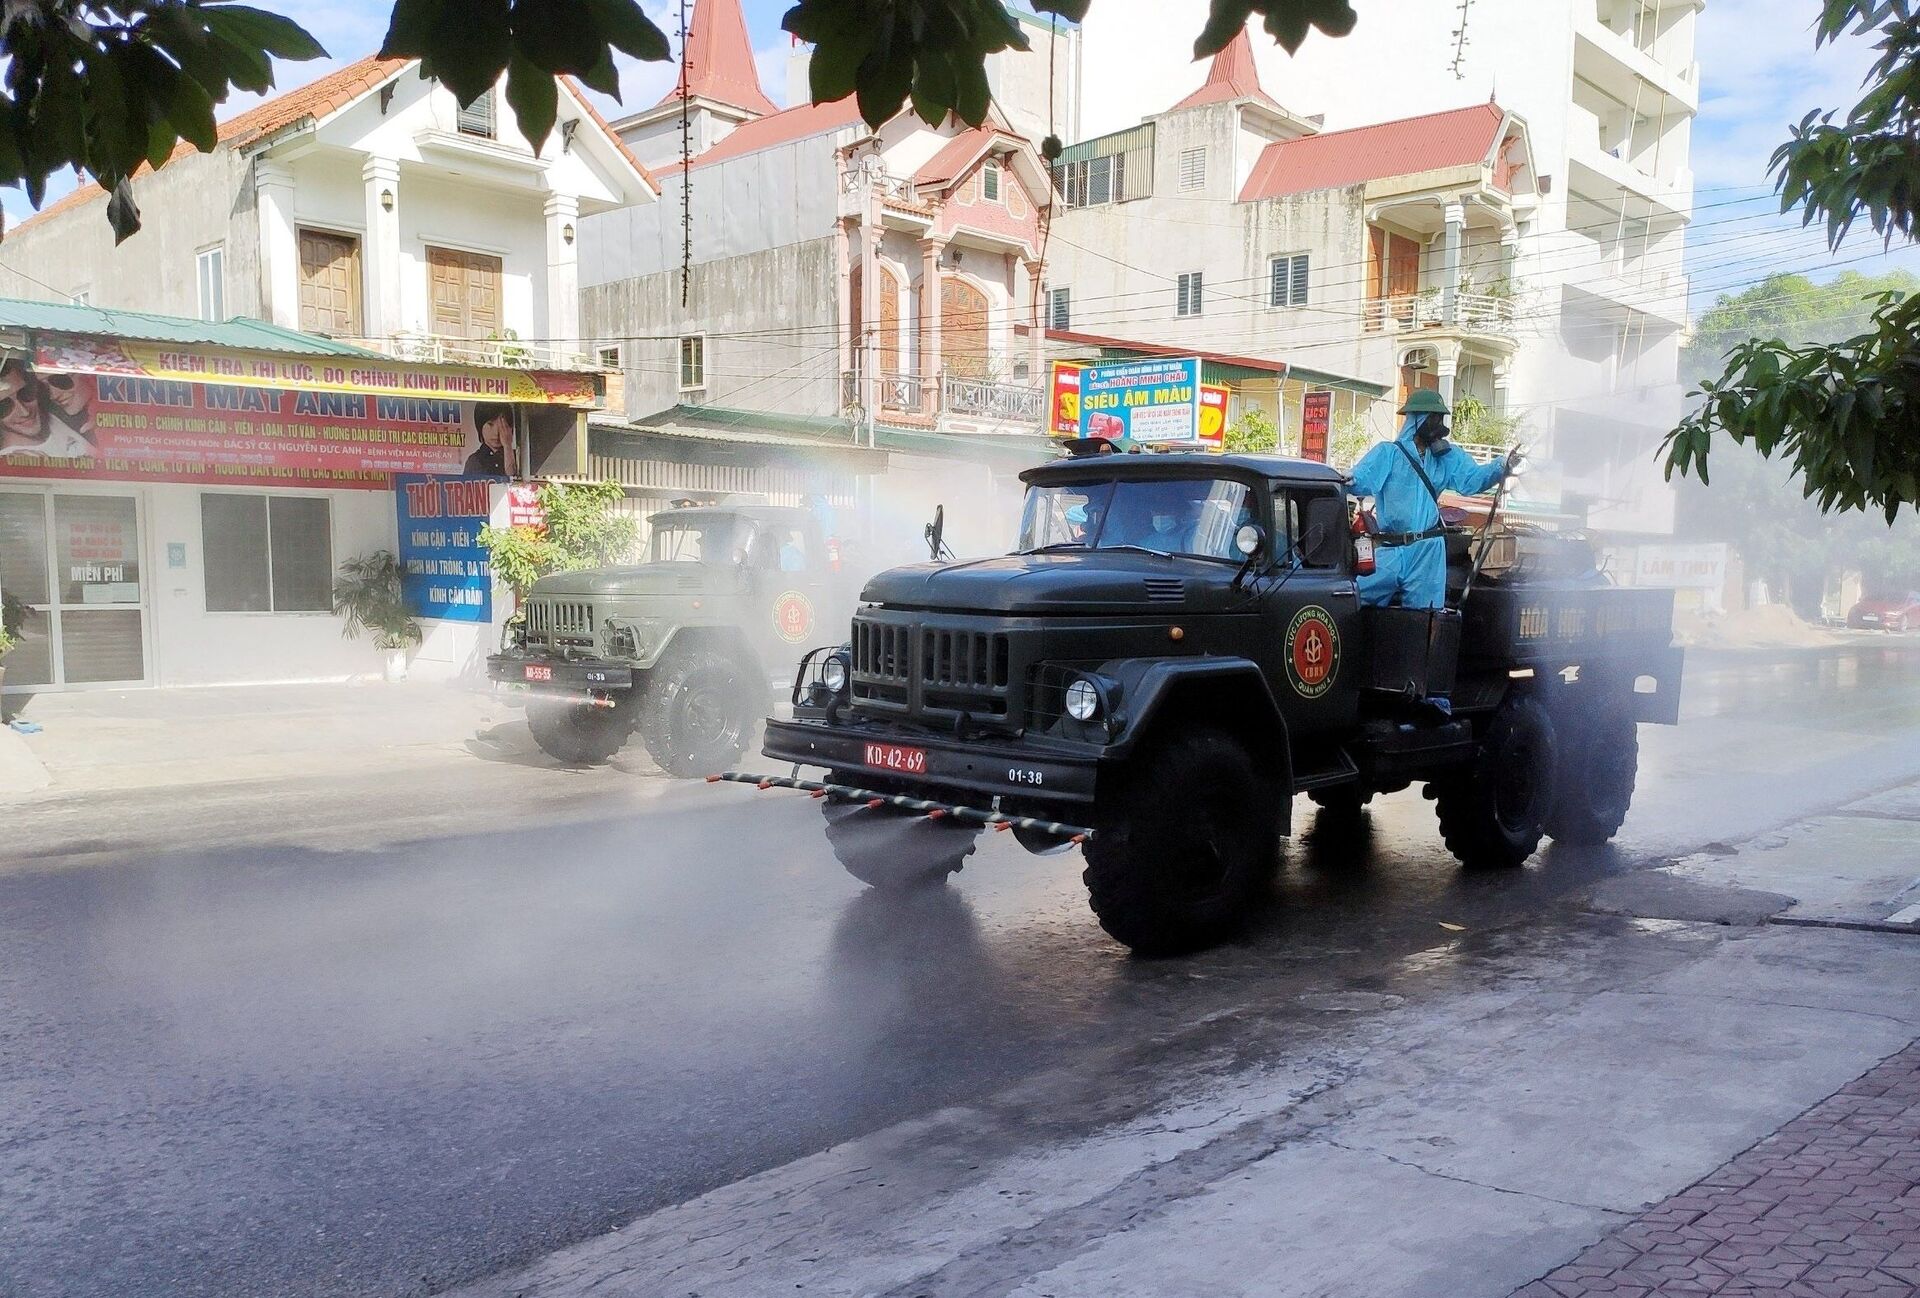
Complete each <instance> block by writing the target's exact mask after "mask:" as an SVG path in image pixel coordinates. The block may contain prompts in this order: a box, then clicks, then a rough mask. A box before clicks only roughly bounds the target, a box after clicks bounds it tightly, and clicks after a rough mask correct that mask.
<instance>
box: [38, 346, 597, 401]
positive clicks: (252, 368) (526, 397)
mask: <svg viewBox="0 0 1920 1298" xmlns="http://www.w3.org/2000/svg"><path fill="white" fill-rule="evenodd" d="M35 361H36V363H37V365H38V367H39V368H40V369H41V370H43V371H44V370H68V371H76V372H81V373H87V374H119V375H128V376H133V377H138V378H148V379H171V380H175V381H180V382H193V383H218V384H223V385H226V386H229V387H255V388H286V389H297V390H300V391H305V392H351V393H362V394H366V395H369V396H392V397H447V398H451V399H454V400H459V401H508V402H512V403H514V404H516V405H566V406H591V405H593V404H594V403H595V402H596V401H597V400H598V394H597V392H596V390H595V381H594V380H595V376H594V375H592V374H579V373H573V372H571V371H567V370H520V369H486V368H482V367H479V366H465V365H421V364H415V363H413V362H410V361H396V360H390V359H388V358H387V357H384V356H371V355H370V356H294V355H288V354H286V353H283V352H248V351H233V350H229V349H226V348H207V347H191V346H182V345H176V344H173V343H153V342H136V341H133V340H131V339H123V338H96V337H91V336H78V335H71V334H67V335H50V334H43V335H41V338H40V346H39V349H38V352H37V354H36V356H35Z"/></svg>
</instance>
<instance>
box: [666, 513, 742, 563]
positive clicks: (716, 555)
mask: <svg viewBox="0 0 1920 1298" xmlns="http://www.w3.org/2000/svg"><path fill="white" fill-rule="evenodd" d="M752 539H753V526H752V524H750V523H748V522H747V521H746V520H744V519H739V518H714V517H707V518H687V519H660V518H656V519H655V520H654V524H653V546H652V553H653V561H654V562H655V563H728V564H735V563H739V562H741V560H742V559H743V558H744V557H745V556H746V553H747V545H748V542H750V541H751V540H752Z"/></svg>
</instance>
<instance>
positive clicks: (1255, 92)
mask: <svg viewBox="0 0 1920 1298" xmlns="http://www.w3.org/2000/svg"><path fill="white" fill-rule="evenodd" d="M1235 99H1255V100H1258V101H1259V102H1261V103H1263V104H1265V105H1266V106H1267V107H1269V108H1271V109H1273V110H1274V111H1275V112H1276V113H1278V112H1285V111H1286V110H1285V109H1283V108H1281V107H1280V105H1279V104H1276V103H1275V102H1274V101H1273V98H1272V97H1271V96H1270V95H1268V94H1267V92H1266V91H1265V90H1264V89H1263V88H1262V87H1261V85H1260V71H1259V69H1258V68H1256V67H1254V65H1253V42H1252V41H1251V40H1249V39H1247V29H1246V28H1245V27H1242V28H1241V29H1240V31H1239V32H1238V34H1236V35H1235V36H1234V38H1233V39H1232V40H1230V41H1228V42H1227V43H1226V46H1225V47H1224V48H1223V49H1222V50H1221V51H1220V52H1219V53H1218V54H1216V55H1214V56H1213V62H1212V64H1210V65H1209V66H1208V68H1207V81H1206V84H1205V85H1203V86H1201V87H1200V88H1199V89H1198V90H1196V91H1194V92H1193V93H1192V94H1190V95H1188V96H1187V97H1186V98H1185V99H1182V100H1181V101H1180V102H1179V103H1177V104H1175V105H1174V106H1173V108H1172V110H1171V111H1174V112H1178V111H1179V110H1180V109H1182V108H1199V107H1202V106H1203V105H1206V104H1224V103H1228V102H1230V101H1232V100H1235Z"/></svg>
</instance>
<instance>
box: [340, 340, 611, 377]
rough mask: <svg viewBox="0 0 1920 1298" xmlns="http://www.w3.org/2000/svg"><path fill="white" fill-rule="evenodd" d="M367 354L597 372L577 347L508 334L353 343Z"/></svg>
mask: <svg viewBox="0 0 1920 1298" xmlns="http://www.w3.org/2000/svg"><path fill="white" fill-rule="evenodd" d="M353 341H354V342H355V343H357V344H359V345H360V346H362V347H365V348H367V349H368V350H369V351H376V352H379V353H381V354H382V355H385V356H391V357H393V358H394V359H395V360H397V361H418V362H420V363H422V364H427V365H482V366H486V367H488V368H490V369H512V370H599V369H601V368H602V366H600V365H599V364H597V363H596V362H595V361H594V359H593V358H592V357H591V356H589V355H588V354H587V353H586V352H584V351H582V350H581V349H580V348H579V347H576V346H567V345H560V346H553V345H550V344H547V343H533V342H522V341H521V340H520V339H519V338H516V337H514V336H513V334H512V332H511V331H509V332H508V334H507V335H506V336H505V337H502V338H456V337H453V336H451V335H448V334H422V333H397V334H388V335H386V336H385V337H381V338H356V339H354V340H353Z"/></svg>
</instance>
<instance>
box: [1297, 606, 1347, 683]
mask: <svg viewBox="0 0 1920 1298" xmlns="http://www.w3.org/2000/svg"><path fill="white" fill-rule="evenodd" d="M1287 644H1288V651H1287V677H1288V679H1289V680H1290V681H1291V682H1292V685H1293V688H1294V690H1295V692H1296V693H1298V694H1300V695H1301V696H1302V697H1305V698H1310V699H1311V698H1317V697H1319V696H1320V695H1322V694H1324V693H1326V692H1327V688H1328V687H1329V686H1331V685H1332V684H1333V676H1334V673H1335V672H1336V671H1338V670H1339V667H1340V630H1339V628H1338V627H1336V626H1335V625H1334V623H1333V618H1332V617H1331V616H1329V615H1328V613H1327V610H1325V609H1323V608H1321V607H1320V606H1319V605H1317V604H1309V605H1307V607H1305V608H1303V609H1301V610H1300V611H1299V612H1298V613H1296V614H1295V615H1294V618H1293V623H1292V625H1291V626H1289V627H1288V628H1287Z"/></svg>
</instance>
